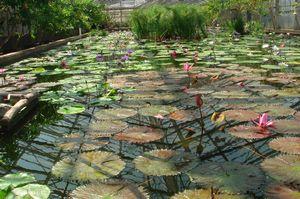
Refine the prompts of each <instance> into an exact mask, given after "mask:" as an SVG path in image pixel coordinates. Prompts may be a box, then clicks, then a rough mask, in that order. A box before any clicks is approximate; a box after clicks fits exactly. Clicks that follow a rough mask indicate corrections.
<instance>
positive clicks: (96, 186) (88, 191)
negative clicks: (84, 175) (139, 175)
mask: <svg viewBox="0 0 300 199" xmlns="http://www.w3.org/2000/svg"><path fill="white" fill-rule="evenodd" d="M71 198H72V199H88V198H90V199H92V198H99V199H100V198H103V199H112V198H113V199H124V198H126V199H147V198H149V196H148V194H147V193H145V191H144V189H143V188H142V187H138V186H137V185H135V184H133V183H129V182H125V181H113V180H109V181H105V182H94V183H91V184H88V185H83V186H80V187H77V188H76V189H75V190H74V191H73V192H72V193H71Z"/></svg>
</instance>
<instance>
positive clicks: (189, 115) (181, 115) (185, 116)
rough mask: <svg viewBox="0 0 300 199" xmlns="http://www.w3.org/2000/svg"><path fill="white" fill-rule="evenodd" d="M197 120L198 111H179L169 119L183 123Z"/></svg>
mask: <svg viewBox="0 0 300 199" xmlns="http://www.w3.org/2000/svg"><path fill="white" fill-rule="evenodd" d="M196 118H197V117H196V111H193V110H178V111H174V112H173V113H171V114H170V115H169V119H171V120H175V121H181V122H187V121H193V120H195V119H196Z"/></svg>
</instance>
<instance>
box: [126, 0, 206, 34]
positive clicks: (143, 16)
mask: <svg viewBox="0 0 300 199" xmlns="http://www.w3.org/2000/svg"><path fill="white" fill-rule="evenodd" d="M130 25H131V29H132V31H133V32H134V34H135V35H136V36H137V37H138V38H149V39H155V40H162V39H165V38H172V37H180V38H184V39H194V38H200V37H203V36H206V30H205V20H204V17H203V14H202V13H201V9H200V6H196V5H190V4H176V5H172V6H166V5H159V4H156V5H152V6H150V7H146V8H141V9H137V10H135V11H133V13H132V14H131V17H130Z"/></svg>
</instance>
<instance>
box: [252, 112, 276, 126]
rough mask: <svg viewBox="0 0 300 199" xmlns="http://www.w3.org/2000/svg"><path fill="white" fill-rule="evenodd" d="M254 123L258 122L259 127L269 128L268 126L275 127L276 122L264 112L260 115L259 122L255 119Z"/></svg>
mask: <svg viewBox="0 0 300 199" xmlns="http://www.w3.org/2000/svg"><path fill="white" fill-rule="evenodd" d="M253 122H254V124H256V125H257V126H258V127H260V128H263V129H267V128H274V122H273V121H271V120H269V116H268V114H267V113H263V114H262V115H260V116H259V118H258V122H257V121H255V120H253Z"/></svg>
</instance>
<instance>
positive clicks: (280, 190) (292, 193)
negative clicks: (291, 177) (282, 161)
mask: <svg viewBox="0 0 300 199" xmlns="http://www.w3.org/2000/svg"><path fill="white" fill-rule="evenodd" d="M266 195H267V196H268V198H272V199H299V198H300V192H299V191H296V190H293V189H290V188H289V187H287V186H284V185H272V186H270V187H269V188H268V190H267V194H266Z"/></svg>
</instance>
